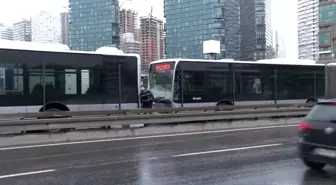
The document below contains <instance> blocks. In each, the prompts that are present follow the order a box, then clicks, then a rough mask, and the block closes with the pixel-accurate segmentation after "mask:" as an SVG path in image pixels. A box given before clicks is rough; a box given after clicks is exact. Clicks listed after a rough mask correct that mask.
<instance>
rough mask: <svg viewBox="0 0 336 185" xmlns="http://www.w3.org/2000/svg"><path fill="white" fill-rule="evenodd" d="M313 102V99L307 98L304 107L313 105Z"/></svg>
mask: <svg viewBox="0 0 336 185" xmlns="http://www.w3.org/2000/svg"><path fill="white" fill-rule="evenodd" d="M315 103H316V101H315V100H313V99H309V100H307V101H306V107H313V106H314V104H315Z"/></svg>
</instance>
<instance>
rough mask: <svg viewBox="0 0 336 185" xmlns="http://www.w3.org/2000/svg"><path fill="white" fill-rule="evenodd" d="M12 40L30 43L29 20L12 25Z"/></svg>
mask: <svg viewBox="0 0 336 185" xmlns="http://www.w3.org/2000/svg"><path fill="white" fill-rule="evenodd" d="M13 40H18V41H27V42H29V41H31V40H32V35H31V23H30V21H29V20H22V21H20V22H17V23H14V24H13Z"/></svg>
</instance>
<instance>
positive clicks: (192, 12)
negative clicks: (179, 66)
mask: <svg viewBox="0 0 336 185" xmlns="http://www.w3.org/2000/svg"><path fill="white" fill-rule="evenodd" d="M164 14H165V18H166V27H165V32H166V42H165V43H166V47H165V48H166V56H167V58H204V55H203V41H206V40H220V41H221V58H239V55H240V51H239V49H240V45H239V44H240V35H239V19H240V17H239V4H238V2H237V0H200V1H195V0H183V1H182V0H164Z"/></svg>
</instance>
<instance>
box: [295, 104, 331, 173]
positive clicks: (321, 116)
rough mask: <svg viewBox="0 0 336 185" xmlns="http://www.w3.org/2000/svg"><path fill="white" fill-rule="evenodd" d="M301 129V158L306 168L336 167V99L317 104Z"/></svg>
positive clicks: (301, 124)
mask: <svg viewBox="0 0 336 185" xmlns="http://www.w3.org/2000/svg"><path fill="white" fill-rule="evenodd" d="M299 129H300V134H299V135H300V141H299V156H300V158H301V159H302V161H303V162H304V164H305V165H306V166H308V167H309V168H312V169H315V170H321V169H323V168H324V166H325V165H326V164H329V165H336V99H332V100H326V101H322V102H318V103H316V104H315V106H314V107H313V108H312V109H311V110H310V112H309V113H308V114H307V116H306V117H305V118H304V120H303V122H302V123H300V125H299Z"/></svg>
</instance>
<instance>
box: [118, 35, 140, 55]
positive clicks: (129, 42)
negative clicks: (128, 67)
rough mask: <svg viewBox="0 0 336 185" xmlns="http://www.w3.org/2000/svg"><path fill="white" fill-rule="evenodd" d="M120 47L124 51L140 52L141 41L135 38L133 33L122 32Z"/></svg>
mask: <svg viewBox="0 0 336 185" xmlns="http://www.w3.org/2000/svg"><path fill="white" fill-rule="evenodd" d="M120 49H121V51H123V52H124V53H135V54H140V42H139V41H136V40H135V39H134V35H133V33H123V34H120Z"/></svg>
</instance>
